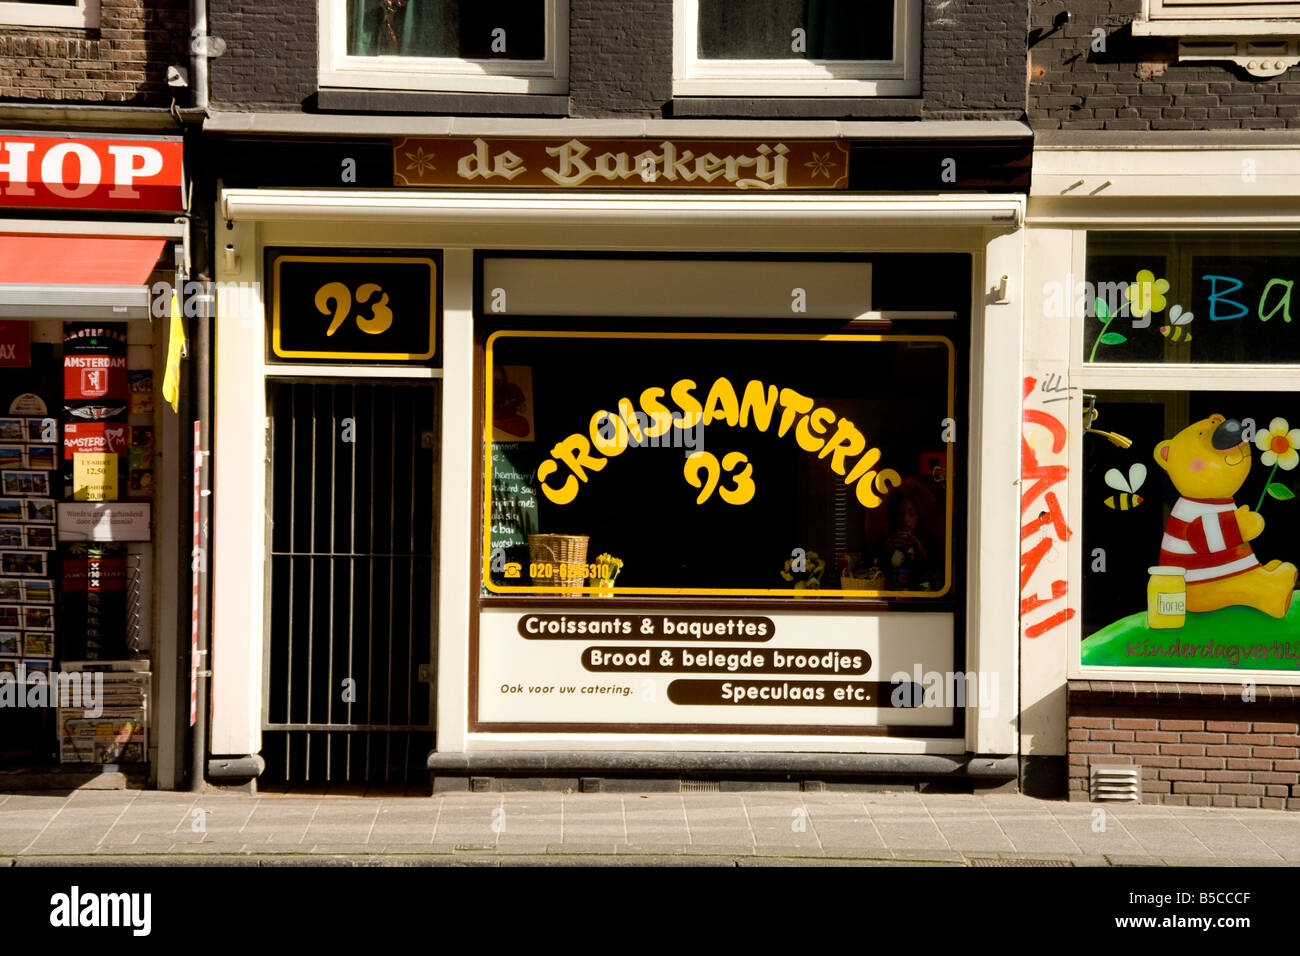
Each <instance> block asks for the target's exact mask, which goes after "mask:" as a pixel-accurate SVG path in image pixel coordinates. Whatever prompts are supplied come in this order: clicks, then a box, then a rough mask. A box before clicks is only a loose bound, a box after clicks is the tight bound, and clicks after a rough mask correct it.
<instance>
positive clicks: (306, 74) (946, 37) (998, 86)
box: [209, 0, 1026, 119]
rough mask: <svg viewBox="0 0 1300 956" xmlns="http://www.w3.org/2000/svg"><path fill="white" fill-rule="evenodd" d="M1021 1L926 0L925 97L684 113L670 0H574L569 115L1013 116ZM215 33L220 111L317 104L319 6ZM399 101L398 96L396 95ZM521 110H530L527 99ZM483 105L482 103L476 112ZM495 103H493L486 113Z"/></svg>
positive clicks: (256, 17)
mask: <svg viewBox="0 0 1300 956" xmlns="http://www.w3.org/2000/svg"><path fill="white" fill-rule="evenodd" d="M1025 9H1026V8H1025V0H924V4H923V10H924V20H923V25H922V34H921V35H922V46H923V53H922V96H921V97H920V98H913V99H911V100H908V101H900V100H880V101H873V100H870V99H857V100H848V99H841V100H833V101H830V100H797V99H794V98H771V99H755V98H753V97H733V98H727V99H725V100H720V101H718V105H717V107H716V108H715V109H712V110H710V109H708V108H707V107H706V108H705V109H704V110H703V111H701V110H700V109H699V108H698V107H697V108H696V109H695V110H693V111H688V110H686V109H684V108H681V107H680V106H679V108H678V109H676V110H674V104H673V101H672V71H673V63H672V49H673V47H672V40H673V5H672V0H570V2H569V36H568V42H569V109H568V112H569V115H571V116H581V117H592V118H600V117H644V118H657V117H665V116H687V115H694V116H701V115H711V116H744V117H754V118H764V117H776V116H805V115H806V116H814V115H815V116H834V117H844V118H854V117H857V118H872V117H881V118H885V117H888V118H899V117H909V118H913V119H1020V118H1022V117H1023V116H1024V113H1025V29H1026V27H1025ZM209 22H210V25H211V29H212V32H213V33H214V34H215V35H217V36H220V37H222V38H223V39H225V40H226V41H227V43H228V44H229V48H228V50H227V52H226V54H225V55H224V56H222V57H220V58H219V59H216V60H213V61H212V68H211V69H212V87H211V101H212V105H213V106H214V107H216V108H218V109H261V110H273V111H298V110H302V109H308V110H312V109H314V108H315V104H314V102H313V99H314V94H315V93H316V71H317V56H316V43H317V39H316V34H317V23H316V5H315V4H314V3H306V2H302V0H211V2H210V4H209ZM416 95H417V94H406V95H405V99H406V102H405V103H398V102H396V101H394V102H392V103H390V104H388V105H387V106H385V105H384V104H383V103H382V102H380V101H378V100H375V99H373V98H371V99H367V100H366V103H367V108H368V109H370V108H375V109H380V108H384V109H389V110H392V111H395V112H413V113H420V112H423V113H429V114H433V115H438V114H439V113H457V114H462V113H467V112H470V113H472V112H475V109H474V107H473V106H472V105H467V104H466V101H465V99H464V97H463V96H461V97H456V96H455V95H446V94H442V95H440V94H423V95H419V96H420V98H419V99H418V100H415V99H413V98H412V97H414V96H416ZM393 96H397V97H399V98H401V95H400V94H393ZM518 102H519V103H520V105H519V107H518V109H517V110H513V111H516V112H518V113H520V114H527V113H528V112H529V107H528V104H527V98H522V99H519V100H518ZM483 112H487V111H486V110H483ZM493 112H500V111H499V110H493Z"/></svg>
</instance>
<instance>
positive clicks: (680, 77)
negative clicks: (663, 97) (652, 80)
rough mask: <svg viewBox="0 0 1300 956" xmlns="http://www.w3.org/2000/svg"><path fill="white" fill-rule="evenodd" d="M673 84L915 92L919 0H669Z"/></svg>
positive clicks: (768, 90) (810, 92) (720, 91)
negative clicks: (672, 18) (672, 17)
mask: <svg viewBox="0 0 1300 956" xmlns="http://www.w3.org/2000/svg"><path fill="white" fill-rule="evenodd" d="M674 13H675V18H676V23H675V26H674V31H673V47H674V70H673V74H674V76H673V92H674V93H675V94H678V95H686V96H742V95H743V96H756V95H757V96H913V95H916V94H918V93H920V91H921V80H920V76H921V4H920V2H919V0H868V2H863V0H675V2H674Z"/></svg>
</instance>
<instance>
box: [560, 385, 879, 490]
mask: <svg viewBox="0 0 1300 956" xmlns="http://www.w3.org/2000/svg"><path fill="white" fill-rule="evenodd" d="M696 388H697V385H696V383H695V382H694V381H692V380H691V379H688V378H684V379H681V380H679V381H677V382H675V383H674V384H673V385H672V386H671V388H670V389H669V394H670V395H671V396H672V400H673V402H674V403H675V404H676V406H677V410H676V411H671V410H670V409H669V408H668V407H667V406H666V405H665V404H664V403H663V402H662V401H660V399H662V398H663V397H664V390H663V389H662V388H658V387H652V388H647V389H645V390H644V391H642V392H641V394H640V409H639V410H638V409H637V408H636V407H635V406H634V405H633V404H632V401H631V400H630V399H628V398H620V399H619V400H618V411H617V413H614V412H611V411H608V410H607V409H601V410H600V411H598V412H596V413H595V414H594V415H592V416H591V418H590V419H589V420H588V423H587V434H586V435H583V434H581V433H575V434H573V435H570V436H569V437H568V438H565V439H564V440H562V441H561V442H559V443H558V444H557V445H555V447H554V448H552V449H551V457H550V458H549V459H547V460H546V461H544V462H543V463H542V465H541V467H540V468H539V469H538V471H537V477H538V480H539V481H540V482H541V485H542V492H543V493H544V494H545V495H546V497H547V498H548V499H549V500H550V501H552V502H554V503H555V504H568V503H569V502H570V501H572V500H573V499H574V498H575V497H577V494H578V491H579V488H580V485H581V484H585V483H586V482H587V481H588V480H589V475H588V472H589V471H601V470H602V469H603V468H604V467H605V465H606V464H607V462H608V460H609V459H610V458H615V457H617V456H619V455H621V454H622V453H623V452H624V451H625V450H627V449H628V448H629V447H641V446H642V445H643V444H644V443H645V440H646V439H647V438H659V437H660V436H662V435H664V434H665V433H666V432H668V431H669V430H670V429H671V428H672V427H674V426H675V427H677V428H681V429H687V428H694V427H697V426H702V425H708V424H710V423H712V422H716V421H724V422H726V423H727V424H728V425H730V426H733V427H734V426H736V425H739V426H740V427H742V428H744V427H748V426H749V423H750V421H751V419H752V421H753V424H754V428H755V429H757V430H758V431H767V429H768V428H770V427H771V424H772V419H773V417H774V416H775V414H776V409H777V406H778V405H779V406H780V407H781V410H782V411H781V421H780V425H779V427H778V429H777V434H778V436H785V435H786V434H787V433H788V432H789V431H790V429H791V428H792V427H793V428H794V436H793V437H794V439H795V441H796V443H797V444H798V445H799V447H800V448H802V449H803V450H804V451H806V452H809V453H810V454H816V455H817V457H818V459H824V458H830V467H831V471H833V472H834V473H835V474H837V475H841V476H843V478H844V483H845V484H846V485H856V488H855V494H856V497H857V500H858V501H859V502H860V503H861V504H862V505H864V506H865V507H867V508H876V507H879V505H880V504H881V503H882V501H883V496H884V495H887V494H889V492H890V491H892V490H893V489H894V488H897V487H898V486H899V485H901V484H902V479H901V478H900V477H899V474H898V472H897V471H895V470H894V469H892V468H885V469H882V470H880V471H879V472H877V470H876V466H877V464H879V462H880V457H881V452H880V449H879V448H873V447H870V444H869V442H868V441H867V437H866V435H864V434H863V433H862V431H861V430H860V429H859V428H858V427H857V425H855V424H854V423H853V422H852V421H850V420H849V419H847V418H840V417H839V416H838V415H837V413H836V412H835V411H834V410H833V409H831V408H827V407H825V406H818V405H817V403H816V400H815V399H812V398H809V397H808V396H806V395H802V394H800V393H799V392H796V391H795V390H794V389H791V388H783V389H778V388H777V386H775V385H764V384H763V383H762V382H759V381H756V380H751V381H749V382H747V383H746V385H745V390H744V393H743V395H741V396H739V397H738V396H737V393H736V389H735V387H734V386H733V385H732V383H731V381H730V380H729V379H727V378H725V377H722V378H718V379H715V380H714V382H713V384H712V385H711V386H710V388H709V391H708V397H707V398H706V400H705V403H704V404H703V405H701V404H700V402H699V400H698V399H697V398H696V395H695V389H696ZM674 415H675V416H676V417H673V416H674ZM593 449H594V451H593ZM853 459H856V460H855V461H854V460H853ZM561 466H564V467H565V468H566V469H567V470H568V472H569V475H568V477H566V478H565V481H564V484H563V485H562V486H560V487H559V488H554V487H551V486H550V485H548V484H547V483H546V479H547V478H549V477H550V476H552V475H554V474H555V473H556V472H558V471H559V470H560V467H561ZM724 473H725V474H727V475H728V476H730V477H731V479H732V483H731V485H730V486H729V487H722V488H721V489H719V484H720V481H721V479H722V476H723V474H724ZM683 475H684V477H685V479H686V481H687V483H688V484H689V485H690V486H691V487H692V488H698V489H700V494H699V495H698V496H697V498H696V503H697V504H703V503H704V502H705V501H707V500H708V499H709V498H710V497H711V496H712V495H713V493H714V491H718V492H719V494H720V495H721V496H722V499H723V501H725V502H727V503H728V504H733V505H741V504H745V503H746V502H749V501H751V500H752V499H753V497H754V494H755V486H754V481H753V465H752V464H751V463H750V461H749V459H748V458H747V457H746V456H745V455H744V454H743V453H742V452H730V453H728V454H727V455H726V456H724V457H723V459H722V461H721V462H719V461H718V459H717V458H716V457H715V456H714V455H712V454H710V453H708V452H703V451H696V452H693V453H692V454H690V455H689V456H688V457H687V460H686V464H685V466H684V468H683Z"/></svg>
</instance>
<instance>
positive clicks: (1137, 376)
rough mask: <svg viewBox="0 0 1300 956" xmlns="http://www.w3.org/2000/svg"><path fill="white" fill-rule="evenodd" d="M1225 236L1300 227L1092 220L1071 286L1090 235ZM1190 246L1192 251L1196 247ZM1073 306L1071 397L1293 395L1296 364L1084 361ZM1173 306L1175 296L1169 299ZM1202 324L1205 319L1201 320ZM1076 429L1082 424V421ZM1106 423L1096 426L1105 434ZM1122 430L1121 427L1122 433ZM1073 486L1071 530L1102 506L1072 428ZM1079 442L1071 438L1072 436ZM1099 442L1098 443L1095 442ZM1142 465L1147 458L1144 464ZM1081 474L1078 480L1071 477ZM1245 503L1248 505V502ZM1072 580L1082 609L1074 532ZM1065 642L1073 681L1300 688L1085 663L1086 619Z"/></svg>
mask: <svg viewBox="0 0 1300 956" xmlns="http://www.w3.org/2000/svg"><path fill="white" fill-rule="evenodd" d="M1215 230H1218V231H1222V232H1224V233H1225V234H1226V235H1231V236H1240V235H1241V234H1242V233H1250V234H1251V239H1250V240H1249V242H1251V243H1255V242H1262V241H1263V239H1262V238H1260V239H1257V238H1256V235H1257V234H1258V235H1259V236H1261V237H1262V236H1263V235H1265V234H1268V233H1276V234H1277V235H1279V236H1285V237H1287V238H1295V237H1297V236H1300V228H1298V227H1297V225H1296V224H1294V223H1287V224H1284V225H1278V224H1276V223H1270V222H1264V221H1255V222H1242V223H1234V224H1233V226H1232V228H1231V229H1225V228H1224V227H1223V226H1222V224H1221V223H1217V222H1214V221H1210V222H1208V223H1205V222H1202V223H1197V222H1181V223H1180V222H1172V221H1169V220H1162V219H1159V218H1153V219H1152V220H1151V221H1150V222H1149V223H1144V224H1141V225H1136V226H1135V225H1129V224H1123V225H1114V224H1111V223H1108V222H1106V221H1105V219H1102V220H1100V221H1094V222H1089V223H1088V224H1087V225H1086V226H1084V227H1081V228H1076V229H1075V230H1074V234H1073V238H1072V250H1071V256H1070V264H1071V269H1070V272H1069V273H1068V274H1069V276H1071V277H1072V278H1071V279H1070V283H1073V282H1074V281H1075V277H1077V278H1078V279H1079V280H1082V279H1084V278H1085V277H1087V257H1088V238H1089V236H1090V235H1091V234H1093V233H1133V234H1135V235H1139V234H1144V233H1155V234H1160V235H1167V234H1172V233H1182V234H1186V233H1205V232H1210V231H1215ZM1191 248H1195V247H1194V246H1193V247H1191ZM1066 292H1067V294H1068V295H1069V300H1070V302H1071V308H1070V364H1069V379H1068V380H1069V384H1070V386H1071V389H1072V391H1073V393H1074V394H1083V393H1097V392H1107V391H1130V392H1133V391H1138V392H1140V391H1146V392H1173V393H1178V392H1215V391H1217V392H1227V393H1233V392H1295V391H1296V380H1297V373H1296V366H1295V365H1283V364H1276V365H1275V364H1266V363H1258V364H1250V365H1241V364H1227V363H1222V364H1213V365H1211V364H1175V363H1161V364H1154V363H1138V362H1088V361H1085V356H1084V346H1083V342H1084V328H1085V326H1086V324H1087V323H1088V322H1090V321H1092V320H1091V319H1089V318H1088V317H1087V316H1086V315H1084V313H1083V312H1082V311H1081V310H1079V309H1076V308H1074V304H1075V303H1074V299H1075V298H1076V296H1075V295H1074V290H1073V289H1067V290H1066ZM1170 301H1171V302H1172V298H1171V299H1170ZM1202 318H1203V317H1202ZM1071 407H1072V409H1077V410H1079V411H1082V408H1081V407H1080V406H1075V405H1074V404H1073V403H1071ZM1080 424H1081V423H1080ZM1113 425H1115V423H1114V422H1112V423H1111V425H1110V426H1108V425H1107V424H1106V423H1105V422H1104V421H1103V422H1100V423H1099V424H1098V427H1099V428H1102V429H1107V428H1109V427H1111V426H1113ZM1119 430H1120V431H1121V432H1122V428H1120V429H1119ZM1070 434H1071V439H1070V451H1069V455H1070V462H1069V473H1070V475H1071V476H1072V477H1071V481H1072V482H1077V486H1076V487H1075V488H1073V489H1071V491H1070V493H1069V497H1070V502H1069V507H1068V517H1067V524H1068V526H1069V527H1070V528H1071V529H1073V530H1074V531H1075V532H1079V531H1081V530H1082V528H1083V522H1084V508H1085V504H1086V505H1087V506H1088V507H1100V504H1099V503H1098V502H1088V503H1085V502H1084V500H1083V493H1082V477H1081V476H1082V475H1083V455H1084V446H1083V440H1082V438H1083V436H1082V432H1081V431H1080V432H1076V431H1075V430H1074V428H1073V427H1071V429H1070ZM1076 435H1077V436H1078V438H1077V439H1076V438H1075V436H1076ZM1095 440H1097V441H1100V440H1101V439H1099V438H1098V439H1095ZM1141 460H1145V458H1143V459H1141ZM1073 476H1080V477H1077V478H1076V477H1073ZM1245 504H1249V502H1245ZM1068 548H1069V551H1068V554H1069V580H1070V581H1071V582H1072V584H1071V589H1070V601H1071V604H1072V606H1074V607H1076V608H1081V607H1082V604H1083V570H1084V563H1085V562H1084V557H1085V556H1084V553H1083V535H1082V534H1081V533H1075V534H1073V535H1072V537H1071V540H1070V541H1069V544H1068ZM1066 627H1067V635H1068V643H1069V660H1068V665H1067V668H1066V671H1067V675H1068V678H1069V679H1070V680H1125V681H1133V680H1136V681H1140V682H1143V683H1156V684H1161V683H1168V682H1182V683H1188V684H1191V683H1201V684H1204V683H1223V682H1227V683H1238V682H1240V681H1242V680H1246V679H1249V680H1254V681H1257V682H1260V683H1267V684H1300V673H1297V672H1295V671H1289V672H1288V671H1283V670H1251V669H1247V668H1226V667H1225V668H1208V667H1206V668H1199V667H1172V666H1171V667H1137V666H1135V667H1108V666H1097V665H1085V664H1083V662H1082V651H1083V638H1084V635H1083V619H1082V617H1081V615H1078V614H1076V615H1075V616H1074V617H1073V618H1071V619H1070V620H1069V621H1068V622H1067V625H1066Z"/></svg>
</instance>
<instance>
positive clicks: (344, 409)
mask: <svg viewBox="0 0 1300 956" xmlns="http://www.w3.org/2000/svg"><path fill="white" fill-rule="evenodd" d="M269 388H270V395H269V405H268V407H269V408H270V410H271V416H272V443H271V469H270V472H271V480H270V494H271V499H272V500H271V507H270V509H269V513H270V515H271V528H270V542H271V549H270V555H269V563H268V572H267V573H268V574H269V575H270V580H269V582H268V584H269V586H268V588H267V592H268V595H269V603H270V614H269V615H268V620H269V622H270V623H269V632H268V634H267V635H266V640H267V641H268V649H267V654H266V656H265V657H266V661H267V668H268V674H267V677H266V682H265V686H266V688H267V693H266V694H265V697H264V708H265V710H264V719H263V740H264V751H265V755H266V757H267V764H268V770H267V772H266V775H265V776H264V779H270V780H283V781H284V782H286V783H306V782H313V783H315V782H335V781H339V782H341V781H365V782H381V781H382V782H391V781H395V780H401V781H406V780H409V779H412V778H413V777H416V776H419V775H421V774H422V773H423V766H424V754H425V752H426V750H427V749H428V748H429V747H431V746H432V741H433V726H432V713H433V704H432V700H431V693H432V685H431V684H428V683H424V682H421V680H420V670H421V667H422V666H424V667H428V666H430V665H431V663H432V659H433V647H432V641H433V635H434V633H435V632H436V618H435V615H436V604H435V601H434V593H435V589H434V587H433V554H434V550H435V542H436V538H437V534H436V529H435V527H434V524H435V520H436V514H437V507H436V502H437V499H438V469H437V467H436V462H437V434H438V431H437V422H438V419H437V415H436V409H437V383H423V382H421V383H419V384H412V383H398V384H394V383H392V382H368V381H359V380H351V379H349V380H332V381H330V380H326V381H308V380H301V379H295V380H273V381H271V382H270V383H269ZM385 498H386V499H387V507H385V506H384V505H385V502H384V499H385ZM376 499H378V504H376ZM403 592H405V593H403ZM376 599H377V600H378V603H376ZM358 734H360V735H361V737H363V738H364V740H362V739H360V738H358V736H357V735H358ZM397 735H400V739H395V738H396V737H397Z"/></svg>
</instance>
